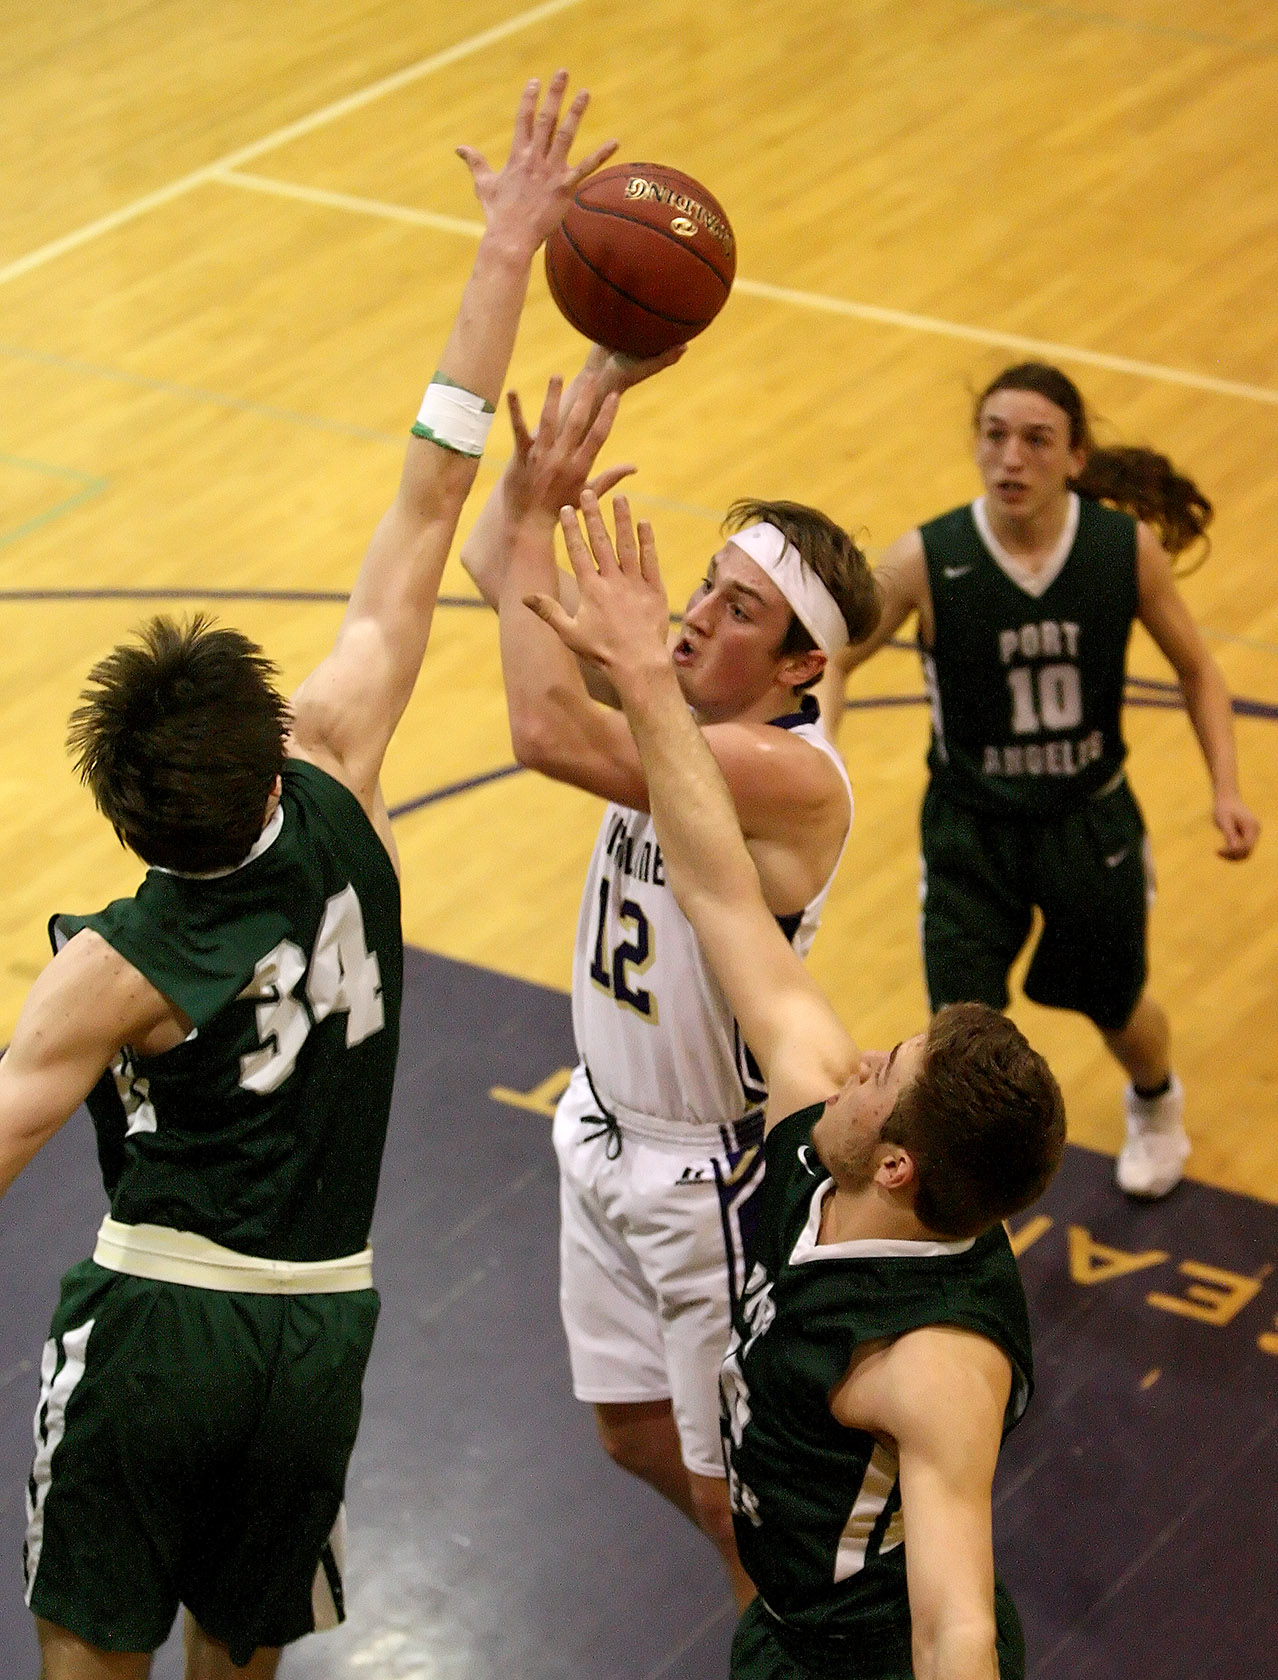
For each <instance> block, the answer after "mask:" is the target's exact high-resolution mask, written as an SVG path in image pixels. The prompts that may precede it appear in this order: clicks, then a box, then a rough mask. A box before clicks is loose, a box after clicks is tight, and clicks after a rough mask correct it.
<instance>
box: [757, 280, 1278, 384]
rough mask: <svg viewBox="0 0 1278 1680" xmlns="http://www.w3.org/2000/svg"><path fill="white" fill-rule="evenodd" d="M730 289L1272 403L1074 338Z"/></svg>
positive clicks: (772, 289) (763, 288)
mask: <svg viewBox="0 0 1278 1680" xmlns="http://www.w3.org/2000/svg"><path fill="white" fill-rule="evenodd" d="M734 290H736V291H739V292H744V293H745V294H746V295H747V296H748V297H758V298H767V299H769V300H770V301H771V302H774V303H791V304H794V305H795V307H796V308H799V309H818V310H824V311H825V313H826V314H829V315H852V316H855V317H856V318H857V319H858V320H861V321H877V322H879V323H881V324H882V325H883V326H888V327H907V328H909V329H910V330H911V331H913V332H923V333H936V334H939V335H940V336H941V337H943V338H963V339H968V340H969V341H971V342H972V343H974V344H994V345H997V346H998V347H999V348H1000V349H1002V350H1022V351H1024V352H1025V354H1026V355H1029V356H1034V357H1042V358H1043V359H1044V360H1047V361H1051V360H1059V361H1072V362H1084V363H1086V364H1087V366H1089V367H1101V368H1109V369H1111V370H1112V371H1113V372H1115V373H1134V374H1138V375H1139V376H1140V377H1141V378H1142V379H1157V380H1161V381H1162V382H1163V383H1164V384H1166V385H1188V386H1189V387H1190V388H1191V389H1192V390H1195V391H1211V392H1213V393H1214V394H1215V395H1216V396H1220V397H1243V398H1245V399H1246V401H1248V402H1259V403H1273V404H1278V391H1276V390H1272V389H1271V388H1270V387H1269V386H1267V385H1244V384H1243V383H1241V381H1239V380H1236V379H1216V378H1214V377H1213V376H1212V375H1211V374H1209V373H1192V372H1190V371H1189V370H1188V369H1187V368H1174V367H1164V366H1163V365H1162V363H1161V362H1138V361H1133V360H1132V358H1131V357H1129V356H1110V355H1108V354H1107V353H1106V352H1105V351H1103V350H1080V349H1079V348H1078V346H1077V345H1074V344H1055V343H1053V342H1052V341H1051V340H1050V339H1044V338H1024V337H1022V336H1021V334H1019V333H1006V332H993V331H991V330H990V329H989V328H987V327H969V326H965V325H964V324H963V323H961V322H958V321H942V320H939V319H938V318H937V317H936V316H934V315H909V314H907V313H906V312H905V311H904V310H901V309H880V308H879V307H878V306H877V305H876V304H872V303H846V302H844V300H843V299H842V298H832V297H825V296H823V295H822V294H821V293H820V292H796V291H793V290H791V288H790V287H788V286H769V285H768V284H766V282H764V281H762V280H737V281H736V282H735V285H734Z"/></svg>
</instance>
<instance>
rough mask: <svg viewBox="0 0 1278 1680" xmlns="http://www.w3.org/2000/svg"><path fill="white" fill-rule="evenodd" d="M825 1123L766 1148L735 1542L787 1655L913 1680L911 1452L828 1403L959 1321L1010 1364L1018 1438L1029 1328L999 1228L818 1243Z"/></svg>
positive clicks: (739, 1409) (725, 1411)
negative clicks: (882, 1352) (908, 1570)
mask: <svg viewBox="0 0 1278 1680" xmlns="http://www.w3.org/2000/svg"><path fill="white" fill-rule="evenodd" d="M821 1113H822V1108H821V1106H819V1105H818V1106H816V1107H813V1108H808V1109H804V1110H802V1111H801V1112H799V1113H798V1114H793V1115H791V1116H790V1117H789V1119H787V1120H783V1121H782V1122H781V1124H780V1125H778V1126H776V1127H775V1128H774V1129H773V1131H772V1132H771V1133H770V1134H769V1136H768V1139H767V1143H766V1145H765V1150H766V1170H765V1173H764V1180H763V1189H762V1191H761V1192H760V1194H761V1196H762V1204H761V1207H760V1210H759V1214H758V1225H757V1228H756V1236H755V1246H754V1253H753V1260H754V1265H753V1269H752V1271H751V1273H750V1276H749V1277H748V1279H747V1281H746V1287H745V1291H744V1293H743V1295H742V1298H741V1300H740V1302H738V1303H737V1304H736V1305H735V1306H734V1310H733V1334H732V1339H731V1341H730V1343H729V1346H728V1352H727V1354H726V1356H725V1358H724V1363H723V1369H722V1373H721V1378H720V1391H721V1396H722V1402H723V1405H722V1418H721V1424H722V1430H723V1444H724V1456H725V1459H726V1461H727V1465H728V1489H729V1494H730V1496H731V1500H732V1507H733V1514H734V1526H735V1529H736V1537H737V1547H738V1550H739V1551H740V1554H741V1561H742V1563H743V1564H744V1565H745V1567H746V1570H747V1571H748V1572H749V1574H750V1577H751V1579H752V1580H753V1581H754V1583H755V1585H756V1586H757V1587H758V1589H759V1592H760V1595H761V1597H762V1600H763V1603H764V1604H765V1605H766V1606H767V1608H768V1609H769V1610H770V1611H771V1612H772V1615H773V1616H774V1617H775V1618H777V1621H776V1627H777V1630H778V1637H779V1638H782V1642H783V1643H784V1642H785V1639H786V1638H789V1639H791V1640H792V1641H796V1642H798V1643H799V1648H800V1649H801V1650H802V1649H806V1650H808V1651H809V1652H810V1653H811V1654H812V1655H814V1656H816V1655H820V1654H822V1653H823V1654H824V1656H825V1657H826V1658H828V1657H830V1656H832V1655H833V1654H834V1653H836V1652H837V1651H838V1650H839V1648H840V1646H841V1645H842V1644H843V1642H844V1641H852V1640H854V1641H855V1651H856V1656H857V1661H856V1664H855V1666H854V1667H851V1668H849V1670H848V1672H849V1673H852V1672H855V1674H856V1675H857V1676H858V1677H860V1676H861V1675H862V1674H864V1675H867V1676H870V1675H878V1674H880V1673H882V1674H899V1673H902V1672H904V1673H909V1672H910V1610H909V1599H908V1595H907V1591H906V1578H905V1545H904V1530H903V1524H902V1518H901V1492H900V1483H899V1480H898V1476H897V1460H896V1455H895V1452H894V1451H892V1450H891V1449H890V1448H889V1447H886V1446H884V1445H883V1444H882V1443H880V1442H879V1441H877V1440H876V1439H875V1438H874V1437H873V1436H871V1435H869V1434H866V1433H864V1432H863V1431H860V1430H856V1429H849V1428H847V1427H845V1426H844V1425H843V1424H841V1423H838V1422H837V1421H836V1420H835V1418H834V1417H833V1415H832V1414H831V1411H830V1394H831V1391H832V1390H833V1388H834V1387H835V1385H836V1383H838V1382H839V1381H840V1379H841V1378H842V1377H843V1376H844V1374H845V1373H846V1371H847V1368H848V1364H849V1362H850V1360H851V1358H852V1355H853V1353H854V1352H855V1350H856V1349H857V1348H858V1347H859V1346H861V1345H863V1344H864V1343H867V1342H872V1341H879V1340H883V1339H892V1338H895V1337H897V1336H902V1335H904V1334H906V1333H907V1332H908V1331H911V1330H918V1329H921V1328H923V1327H924V1326H927V1325H933V1324H950V1325H958V1326H961V1327H963V1328H965V1329H968V1330H972V1331H975V1332H976V1333H977V1334H979V1335H982V1336H985V1337H987V1338H988V1339H989V1340H990V1341H992V1342H994V1343H996V1344H997V1345H998V1346H999V1347H1000V1348H1002V1349H1003V1351H1004V1352H1005V1353H1006V1354H1007V1356H1008V1358H1009V1359H1010V1360H1011V1361H1012V1367H1013V1383H1012V1394H1011V1398H1010V1400H1009V1402H1008V1408H1007V1417H1006V1420H1005V1426H1004V1427H1005V1431H1006V1429H1008V1428H1010V1427H1011V1426H1012V1424H1013V1423H1015V1422H1016V1420H1017V1419H1018V1418H1019V1417H1020V1415H1021V1413H1022V1412H1023V1411H1024V1409H1025V1405H1026V1402H1027V1401H1028V1399H1029V1394H1030V1389H1031V1385H1032V1380H1033V1377H1032V1364H1031V1356H1030V1334H1029V1319H1028V1315H1027V1312H1026V1307H1025V1296H1024V1293H1023V1291H1022V1288H1021V1280H1020V1274H1019V1273H1018V1271H1017V1269H1016V1261H1015V1259H1014V1257H1013V1255H1012V1251H1011V1247H1010V1245H1009V1243H1008V1240H1007V1234H1006V1232H1005V1231H1004V1230H1003V1227H1002V1226H1001V1225H1000V1226H996V1227H995V1229H994V1230H992V1231H988V1232H986V1233H985V1234H984V1235H983V1236H981V1237H978V1238H976V1239H975V1240H974V1241H972V1242H967V1243H941V1242H937V1243H900V1242H897V1243H883V1242H855V1243H835V1244H829V1245H826V1244H822V1245H818V1244H817V1241H816V1236H817V1228H818V1222H819V1218H820V1209H821V1203H822V1201H823V1199H824V1193H825V1188H826V1187H827V1186H828V1184H829V1181H830V1177H829V1174H828V1173H827V1172H826V1170H825V1168H824V1167H823V1166H822V1165H821V1163H820V1161H819V1160H818V1159H817V1156H816V1153H815V1151H814V1149H813V1148H812V1144H811V1141H810V1140H811V1132H812V1126H813V1123H814V1122H815V1121H816V1120H817V1118H818V1117H819V1116H820V1114H821ZM998 1608H999V1624H1000V1630H1001V1631H1004V1622H1005V1621H1007V1620H1009V1619H1010V1621H1011V1623H1012V1625H1013V1626H1015V1612H1014V1611H1012V1610H1011V1609H1010V1600H1007V1599H1006V1597H1005V1595H1003V1594H1000V1602H999V1607H998ZM1017 1634H1018V1635H1019V1629H1017ZM1013 1642H1016V1641H1013ZM852 1648H853V1647H852V1646H851V1645H849V1647H848V1649H849V1650H850V1649H852Z"/></svg>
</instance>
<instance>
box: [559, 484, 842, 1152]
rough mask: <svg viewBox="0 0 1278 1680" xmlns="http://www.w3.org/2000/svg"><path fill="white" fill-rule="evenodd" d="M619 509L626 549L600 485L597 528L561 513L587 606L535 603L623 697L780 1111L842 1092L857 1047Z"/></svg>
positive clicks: (654, 577) (593, 509)
mask: <svg viewBox="0 0 1278 1680" xmlns="http://www.w3.org/2000/svg"><path fill="white" fill-rule="evenodd" d="M613 507H614V510H615V516H616V526H617V541H616V545H615V547H614V545H613V543H612V541H611V540H610V539H609V536H608V532H607V529H606V527H605V525H604V521H603V516H602V514H601V512H600V508H599V503H598V501H597V500H596V499H595V497H594V496H592V495H591V494H590V492H589V491H587V492H585V493H584V494H583V496H582V514H583V515H584V519H585V527H586V537H584V538H583V536H582V533H581V529H580V527H579V525H578V523H577V519H576V516H575V514H573V512H572V510H571V509H565V510H564V512H563V514H562V515H561V519H562V527H563V531H564V537H565V540H566V542H567V545H568V558H569V560H570V562H571V563H572V568H573V572H574V574H575V576H576V579H577V586H578V591H579V595H580V601H579V605H578V609H577V612H576V615H575V616H570V615H569V614H568V613H566V612H565V611H564V608H563V606H562V605H561V604H560V602H559V601H558V600H556V599H555V598H554V597H553V596H552V595H551V594H549V593H548V592H543V593H539V594H536V595H534V596H532V597H530V598H529V601H528V605H529V606H531V607H532V608H533V610H534V611H535V612H536V613H537V614H538V616H539V617H541V618H543V619H545V620H546V622H547V623H549V624H550V625H551V626H552V627H553V628H554V629H555V631H556V632H557V633H558V635H559V636H560V638H561V640H562V641H563V642H564V644H565V646H566V647H568V648H569V649H570V650H571V651H572V652H573V653H575V654H577V655H578V656H579V657H581V658H585V659H589V660H591V661H593V662H594V663H596V664H598V665H600V666H601V667H602V668H603V670H604V671H605V672H606V673H607V675H608V677H609V678H610V679H611V681H612V683H613V685H614V687H615V688H616V690H617V693H618V695H619V696H620V699H621V702H622V705H623V706H624V708H625V713H626V718H627V721H628V722H629V725H630V729H631V732H632V734H633V738H634V741H635V744H636V746H637V748H638V752H639V757H640V759H641V761H642V766H643V773H644V775H645V777H646V779H647V786H648V795H649V808H650V809H651V811H652V814H653V817H654V819H655V821H656V826H657V833H658V837H659V839H660V841H661V849H662V855H663V857H664V859H665V863H666V871H667V875H668V877H669V880H670V885H671V887H672V889H673V891H674V894H675V897H676V898H677V899H678V901H679V905H680V908H681V909H682V910H683V912H684V914H685V915H686V916H687V918H688V920H689V921H690V922H691V923H692V925H693V927H694V928H695V929H696V932H697V937H698V938H699V939H700V941H701V946H702V949H703V951H704V952H705V955H706V959H707V961H708V962H709V964H710V966H711V968H712V969H713V970H714V973H715V975H716V977H717V979H718V981H719V983H720V985H721V986H722V987H723V989H724V993H725V995H726V996H727V999H728V1002H729V1004H730V1005H731V1007H732V1010H733V1013H734V1014H735V1015H736V1017H737V1020H738V1021H739V1022H740V1024H741V1030H742V1034H743V1036H744V1038H745V1040H746V1042H747V1043H748V1044H749V1045H750V1048H751V1050H752V1051H753V1052H754V1054H755V1056H756V1057H757V1059H758V1061H759V1063H760V1066H761V1067H762V1070H763V1073H764V1077H765V1078H766V1079H767V1082H768V1085H769V1088H770V1092H771V1095H770V1098H769V1105H768V1113H769V1120H770V1121H775V1120H777V1119H780V1118H781V1117H782V1116H783V1115H785V1114H787V1113H789V1112H791V1111H792V1110H793V1109H796V1108H800V1107H803V1106H804V1105H805V1104H807V1103H809V1102H814V1101H817V1100H819V1099H820V1098H823V1097H826V1096H830V1095H832V1094H833V1092H834V1091H835V1090H837V1088H838V1087H839V1086H840V1085H841V1084H842V1083H843V1082H844V1080H845V1079H847V1078H848V1077H849V1075H850V1074H851V1072H852V1071H853V1069H854V1067H855V1065H856V1061H857V1050H856V1046H855V1045H854V1044H853V1042H852V1040H851V1039H850V1038H849V1036H848V1034H847V1032H846V1031H845V1030H844V1028H843V1026H842V1024H841V1022H840V1021H839V1019H838V1017H837V1016H836V1015H835V1013H834V1011H833V1009H832V1008H831V1007H830V1004H829V1002H828V1001H827V999H826V997H825V995H824V993H823V992H822V991H821V989H820V987H818V986H817V984H816V982H815V981H814V980H813V979H812V978H811V976H810V975H809V974H808V972H807V970H806V969H805V968H804V966H803V964H802V962H801V961H800V960H799V958H798V956H797V955H796V954H795V952H794V950H793V948H792V947H791V946H790V944H789V942H788V941H787V940H786V938H785V936H784V934H783V933H782V932H781V930H780V928H779V927H778V926H777V923H776V919H775V917H774V916H773V915H772V913H771V912H770V911H769V909H768V907H767V905H766V904H765V902H764V898H763V893H762V890H761V888H760V885H759V877H758V873H757V871H756V870H755V866H754V863H753V861H752V859H751V857H750V853H749V851H748V850H747V848H746V845H745V841H744V839H743V837H742V833H741V826H740V823H739V821H738V817H737V812H736V808H735V806H734V803H733V798H732V795H731V793H730V792H729V790H728V786H727V783H726V782H725V781H724V778H723V775H722V773H721V771H720V769H719V766H718V764H717V763H716V761H715V758H714V755H713V754H712V753H711V752H710V749H709V747H708V746H707V745H706V742H705V740H704V738H703V736H702V733H701V731H700V729H699V728H698V727H697V725H696V723H695V722H694V720H693V718H692V716H691V714H690V712H689V711H688V707H687V704H686V702H685V701H684V698H683V694H682V692H681V690H680V688H679V684H678V681H677V680H676V677H675V671H674V667H673V665H672V664H671V662H670V657H669V654H668V653H667V651H666V628H667V608H666V596H665V590H664V588H663V587H662V583H661V577H660V573H659V571H658V568H657V556H656V548H655V544H654V542H653V538H652V530H651V528H650V527H649V526H648V525H647V524H645V523H641V524H640V526H639V531H638V535H637V536H636V533H635V530H634V528H633V526H632V524H631V520H630V511H629V508H628V507H627V505H626V502H625V499H624V498H623V497H621V496H618V497H616V498H615V500H614V503H613ZM587 539H588V546H587ZM592 555H593V558H592Z"/></svg>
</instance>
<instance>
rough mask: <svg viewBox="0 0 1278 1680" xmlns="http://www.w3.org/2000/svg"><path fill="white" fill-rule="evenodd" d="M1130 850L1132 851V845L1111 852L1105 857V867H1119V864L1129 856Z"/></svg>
mask: <svg viewBox="0 0 1278 1680" xmlns="http://www.w3.org/2000/svg"><path fill="white" fill-rule="evenodd" d="M1130 851H1131V847H1130V846H1124V847H1123V849H1122V851H1121V852H1111V853H1110V854H1109V856H1108V857H1107V858H1106V859H1105V867H1106V868H1107V869H1117V868H1118V866H1119V864H1120V863H1121V862H1122V861H1123V859H1124V858H1125V857H1126V856H1127V854H1128V852H1130Z"/></svg>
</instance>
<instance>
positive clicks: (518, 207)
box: [457, 70, 617, 255]
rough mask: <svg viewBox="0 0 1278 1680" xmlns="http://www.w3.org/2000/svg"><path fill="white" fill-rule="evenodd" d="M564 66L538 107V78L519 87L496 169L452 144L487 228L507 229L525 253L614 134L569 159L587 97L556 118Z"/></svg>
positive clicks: (608, 152)
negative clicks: (506, 150)
mask: <svg viewBox="0 0 1278 1680" xmlns="http://www.w3.org/2000/svg"><path fill="white" fill-rule="evenodd" d="M567 86H568V72H567V71H566V70H556V72H555V74H554V75H553V76H552V77H551V81H550V86H549V88H548V89H547V90H546V97H545V100H544V101H542V103H541V104H540V107H539V105H538V99H539V96H540V94H541V83H540V82H539V81H537V79H536V78H535V77H534V78H533V80H532V81H530V82H529V83H528V85H527V87H525V89H524V92H523V97H522V98H521V99H520V101H519V110H518V111H517V113H516V115H515V132H514V137H513V139H512V140H511V143H510V156H509V157H508V158H507V159H506V162H505V164H504V165H503V166H502V168H501V170H500V171H497V170H494V169H493V168H492V166H491V165H490V164H489V163H488V161H487V159H486V158H485V157H484V156H483V154H482V153H480V152H477V151H476V150H475V149H474V147H473V146H458V147H457V156H458V157H459V158H461V160H462V162H463V163H464V164H465V165H466V166H467V168H468V169H469V170H470V173H471V177H472V179H473V180H474V183H475V196H476V197H477V198H478V199H479V202H480V205H481V206H482V208H483V211H484V219H485V221H486V222H487V224H488V228H489V231H490V232H501V233H504V234H508V235H509V237H510V238H511V239H512V241H513V242H514V243H515V244H516V245H517V246H518V247H520V248H521V249H523V250H524V251H525V252H526V253H528V254H529V255H531V253H532V252H533V251H535V250H536V249H537V247H538V246H539V245H540V244H541V243H542V241H543V240H544V239H545V238H546V237H547V235H548V234H549V233H550V232H551V231H552V229H554V228H555V227H557V226H558V224H559V223H560V222H561V221H562V220H563V217H564V212H565V211H566V210H567V208H568V206H569V204H570V203H571V201H572V195H573V193H574V192H576V190H577V188H578V187H579V186H580V185H581V183H582V181H584V180H585V178H586V176H587V175H592V174H593V173H594V172H595V170H596V169H598V168H599V166H600V164H601V163H605V162H606V161H607V160H608V158H610V157H611V156H612V154H613V153H614V152H615V151H616V149H617V142H616V141H615V140H608V141H605V142H604V144H603V145H602V146H596V148H595V149H594V151H593V152H591V153H590V155H589V156H588V157H586V158H584V159H583V160H582V162H581V163H579V164H576V165H571V166H570V165H569V162H568V153H569V151H570V150H571V148H572V143H573V141H574V140H575V139H576V137H577V129H578V127H579V126H580V124H581V119H582V116H583V114H584V113H585V109H586V106H587V105H588V104H589V102H590V95H589V94H588V93H579V94H578V95H577V97H576V98H575V99H574V100H573V102H572V104H571V105H570V106H569V107H568V114H567V115H566V116H565V117H564V118H563V120H562V122H561V121H560V117H559V112H560V107H561V106H562V104H563V97H564V90H565V89H566V88H567Z"/></svg>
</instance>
